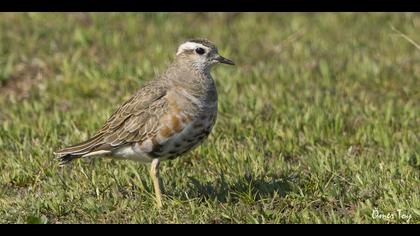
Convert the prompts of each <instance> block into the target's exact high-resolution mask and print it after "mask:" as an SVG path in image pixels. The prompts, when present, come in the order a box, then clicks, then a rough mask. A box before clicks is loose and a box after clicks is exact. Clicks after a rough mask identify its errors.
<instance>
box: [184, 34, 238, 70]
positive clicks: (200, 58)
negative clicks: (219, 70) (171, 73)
mask: <svg viewBox="0 0 420 236" xmlns="http://www.w3.org/2000/svg"><path fill="white" fill-rule="evenodd" d="M176 56H177V60H182V62H184V63H188V64H191V66H193V67H194V68H196V69H199V70H202V71H208V70H210V69H211V67H212V66H213V65H215V64H218V63H223V64H228V65H235V63H234V62H233V61H231V60H229V59H227V58H225V57H223V56H221V55H220V54H219V52H218V50H217V47H216V45H214V43H212V42H210V41H209V40H207V39H191V40H188V41H186V42H184V43H182V44H181V45H180V46H179V47H178V50H177V53H176Z"/></svg>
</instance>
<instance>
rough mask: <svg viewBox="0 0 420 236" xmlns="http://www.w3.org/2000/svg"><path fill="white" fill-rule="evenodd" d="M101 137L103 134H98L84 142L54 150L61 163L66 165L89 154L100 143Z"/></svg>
mask: <svg viewBox="0 0 420 236" xmlns="http://www.w3.org/2000/svg"><path fill="white" fill-rule="evenodd" d="M101 139H102V135H101V134H97V135H95V136H93V137H92V138H90V139H88V140H86V141H84V142H82V143H79V144H76V145H73V146H70V147H66V148H63V149H61V150H58V151H56V152H54V154H55V155H57V159H58V160H59V161H60V165H65V164H67V163H69V162H71V161H73V160H75V159H77V158H80V157H83V156H84V155H87V154H89V153H90V152H91V151H93V150H94V149H95V147H96V146H97V145H98V144H99V143H100V141H101Z"/></svg>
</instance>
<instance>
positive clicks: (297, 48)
mask: <svg viewBox="0 0 420 236" xmlns="http://www.w3.org/2000/svg"><path fill="white" fill-rule="evenodd" d="M392 27H395V29H397V30H399V31H401V32H403V33H404V34H405V35H406V36H407V37H409V38H410V39H412V40H413V42H417V44H419V43H420V15H419V14H416V13H407V14H400V13H394V14H383V13H370V14H368V13H359V14H350V13H342V14H329V13H316V14H315V13H313V14H298V13H294V14H291V13H289V14H286V13H282V14H262V13H260V14H255V13H246V14H223V13H214V14H175V13H169V14H168V13H159V14H154V13H147V14H105V13H103V14H88V15H87V14H51V13H50V14H36V13H31V14H11V13H9V14H6V13H3V14H0V170H1V171H0V222H1V223H407V222H408V223H420V184H419V183H420V157H419V152H420V144H419V134H420V118H419V117H420V116H419V112H420V83H419V79H420V50H419V49H418V48H416V46H415V45H414V44H413V43H410V42H409V41H407V40H406V39H405V38H403V37H401V36H400V35H397V34H396V31H394V30H392ZM191 37H206V38H209V39H210V40H212V41H214V42H215V43H216V44H217V45H218V47H219V51H220V52H221V54H222V55H224V56H226V57H228V58H230V59H232V60H234V61H235V62H236V64H237V66H236V67H228V66H218V67H217V68H215V69H214V70H213V76H214V77H215V79H216V83H217V88H218V91H219V112H220V113H219V117H218V121H217V123H216V126H215V128H214V130H213V132H212V133H211V135H210V137H209V139H208V140H207V141H206V142H205V143H204V144H203V145H201V146H200V147H199V148H197V149H196V150H194V151H193V152H191V153H189V154H188V155H186V156H184V157H182V158H180V159H177V160H175V161H171V162H165V163H164V164H162V176H163V179H164V184H165V187H166V191H167V193H168V194H167V196H166V197H165V199H164V204H165V206H164V208H163V209H162V211H161V212H159V211H158V210H157V209H156V207H155V202H154V198H153V191H152V188H151V180H150V178H149V174H148V166H146V165H141V164H139V163H135V162H129V161H119V162H117V161H112V160H105V159H102V160H97V161H95V162H93V163H88V162H84V161H76V162H74V163H73V164H72V165H69V166H67V167H66V168H64V169H63V168H60V167H59V166H58V165H57V162H56V160H55V159H54V155H53V151H54V150H56V149H59V148H62V147H64V146H67V145H70V144H74V143H77V142H80V141H82V140H84V139H85V138H87V137H89V135H92V134H94V132H95V131H96V129H97V128H99V127H100V126H101V125H102V124H103V122H104V121H105V120H106V119H107V118H108V116H109V115H110V114H111V113H112V112H113V110H114V109H115V108H116V107H117V106H118V105H119V104H120V103H122V102H123V101H124V100H126V99H127V98H128V97H129V96H130V95H131V94H133V93H134V92H135V91H136V90H137V89H138V88H139V87H140V86H141V85H142V84H143V83H144V81H147V80H150V79H152V78H153V77H154V76H155V74H156V73H159V72H162V71H163V70H164V69H165V67H166V66H167V65H168V64H169V63H170V61H171V60H172V59H173V58H174V54H175V52H176V49H177V46H178V44H179V43H181V42H183V41H184V40H186V39H188V38H191ZM375 209H376V210H377V211H378V212H380V213H382V214H388V213H390V214H392V215H394V216H395V217H394V218H390V219H374V218H373V217H372V213H373V211H374V210H375ZM398 210H400V211H401V212H402V213H405V214H409V215H411V216H412V219H411V220H410V221H407V220H405V219H402V218H400V217H398Z"/></svg>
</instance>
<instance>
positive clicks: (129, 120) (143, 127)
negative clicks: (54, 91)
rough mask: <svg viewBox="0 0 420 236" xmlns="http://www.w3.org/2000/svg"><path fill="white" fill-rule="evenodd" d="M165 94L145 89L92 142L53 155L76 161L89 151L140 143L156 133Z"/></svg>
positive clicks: (150, 87)
mask: <svg viewBox="0 0 420 236" xmlns="http://www.w3.org/2000/svg"><path fill="white" fill-rule="evenodd" d="M166 91H167V90H166V88H165V87H162V86H155V85H154V84H147V85H145V86H144V87H142V89H140V91H138V92H137V93H136V94H135V95H133V96H132V97H131V98H130V99H129V100H127V101H126V102H125V103H124V104H122V105H121V106H120V107H119V108H118V109H117V110H116V111H115V112H114V113H113V114H112V115H111V117H110V118H109V119H108V120H107V122H106V123H105V124H104V126H103V127H102V128H101V129H100V130H99V131H98V132H97V133H96V134H95V135H94V136H93V137H92V138H90V139H88V140H86V141H85V142H82V143H80V144H76V145H74V146H71V147H68V148H64V149H62V150H60V151H57V152H56V154H57V155H59V156H61V157H63V156H68V155H71V156H74V158H77V156H81V155H85V154H88V153H90V152H93V151H100V150H112V149H114V148H116V147H118V146H121V145H124V144H127V143H132V142H142V141H144V140H145V139H146V138H147V137H148V136H150V135H153V134H154V133H156V132H157V128H158V125H159V122H158V121H159V119H160V117H161V116H162V114H164V113H165V112H166V111H167V106H168V104H167V100H166V98H165V96H166Z"/></svg>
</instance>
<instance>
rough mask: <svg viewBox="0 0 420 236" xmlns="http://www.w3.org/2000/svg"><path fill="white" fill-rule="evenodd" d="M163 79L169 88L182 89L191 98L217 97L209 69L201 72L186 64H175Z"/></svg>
mask: <svg viewBox="0 0 420 236" xmlns="http://www.w3.org/2000/svg"><path fill="white" fill-rule="evenodd" d="M164 77H165V79H166V80H167V82H168V83H169V84H170V85H171V86H177V87H182V88H184V89H185V90H186V91H188V92H189V93H190V94H192V95H193V96H196V97H201V96H205V97H207V96H211V97H212V96H217V94H216V86H215V83H214V80H213V78H212V76H211V75H210V69H206V70H201V69H198V68H196V67H194V66H191V65H189V64H186V63H177V62H175V63H173V64H172V65H171V66H170V67H169V68H168V70H167V72H166V73H165V76H164Z"/></svg>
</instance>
